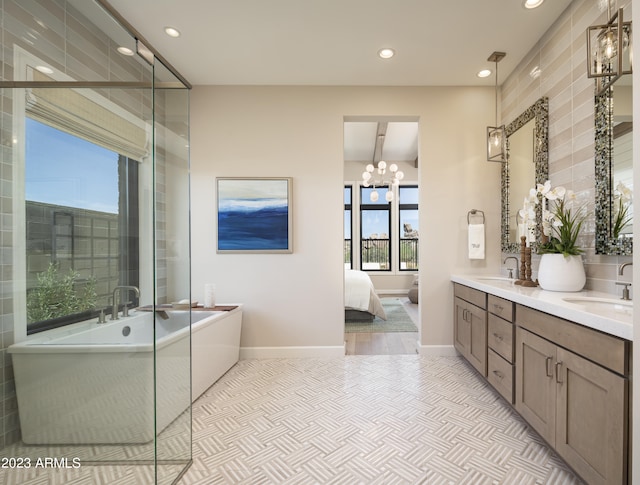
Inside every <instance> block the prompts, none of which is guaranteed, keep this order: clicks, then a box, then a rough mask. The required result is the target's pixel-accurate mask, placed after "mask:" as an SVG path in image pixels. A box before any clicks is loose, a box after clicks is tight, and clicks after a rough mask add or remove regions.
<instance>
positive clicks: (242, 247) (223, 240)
mask: <svg viewBox="0 0 640 485" xmlns="http://www.w3.org/2000/svg"><path fill="white" fill-rule="evenodd" d="M217 194H218V252H291V179H290V178H278V179H276V178H254V179H251V178H218V179H217Z"/></svg>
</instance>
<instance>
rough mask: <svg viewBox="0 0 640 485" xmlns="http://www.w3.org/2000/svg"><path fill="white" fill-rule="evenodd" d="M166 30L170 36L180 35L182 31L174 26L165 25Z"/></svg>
mask: <svg viewBox="0 0 640 485" xmlns="http://www.w3.org/2000/svg"><path fill="white" fill-rule="evenodd" d="M164 31H165V33H166V34H167V35H168V36H169V37H180V31H179V30H178V29H174V28H173V27H165V28H164Z"/></svg>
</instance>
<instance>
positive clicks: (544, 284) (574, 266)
mask: <svg viewBox="0 0 640 485" xmlns="http://www.w3.org/2000/svg"><path fill="white" fill-rule="evenodd" d="M586 282H587V277H586V275H585V273H584V264H583V263H582V256H580V255H577V256H564V255H563V254H543V255H542V257H541V258H540V265H539V266H538V283H539V284H540V288H542V289H543V290H549V291H580V290H581V289H582V288H584V284H585V283H586Z"/></svg>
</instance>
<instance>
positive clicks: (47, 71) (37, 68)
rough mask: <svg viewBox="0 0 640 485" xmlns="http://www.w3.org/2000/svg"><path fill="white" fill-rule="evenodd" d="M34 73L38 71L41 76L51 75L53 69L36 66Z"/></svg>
mask: <svg viewBox="0 0 640 485" xmlns="http://www.w3.org/2000/svg"><path fill="white" fill-rule="evenodd" d="M36 71H40V72H41V73H42V74H53V69H51V68H50V67H47V66H36Z"/></svg>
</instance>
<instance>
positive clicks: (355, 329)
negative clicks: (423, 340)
mask: <svg viewBox="0 0 640 485" xmlns="http://www.w3.org/2000/svg"><path fill="white" fill-rule="evenodd" d="M381 301H382V306H383V307H384V311H385V313H386V314H387V320H386V321H385V320H383V319H382V318H380V317H375V318H374V319H373V321H372V322H349V321H347V322H345V324H344V331H345V332H346V333H374V332H417V331H418V329H417V328H416V326H415V324H414V323H413V321H412V320H411V317H410V316H409V314H408V313H407V311H406V310H405V309H404V306H403V304H402V302H401V301H400V300H398V299H397V298H381Z"/></svg>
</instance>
